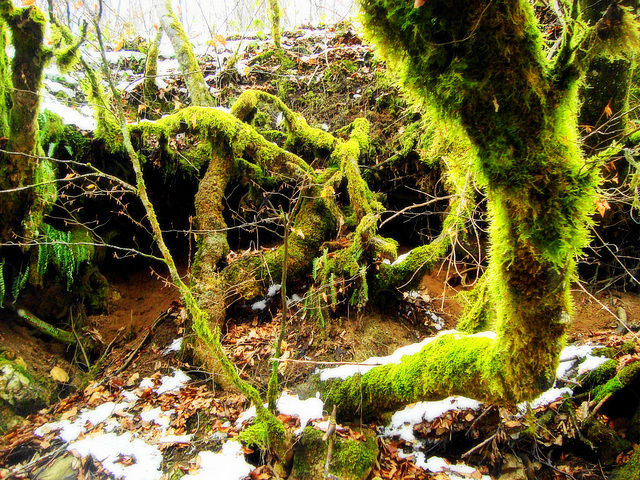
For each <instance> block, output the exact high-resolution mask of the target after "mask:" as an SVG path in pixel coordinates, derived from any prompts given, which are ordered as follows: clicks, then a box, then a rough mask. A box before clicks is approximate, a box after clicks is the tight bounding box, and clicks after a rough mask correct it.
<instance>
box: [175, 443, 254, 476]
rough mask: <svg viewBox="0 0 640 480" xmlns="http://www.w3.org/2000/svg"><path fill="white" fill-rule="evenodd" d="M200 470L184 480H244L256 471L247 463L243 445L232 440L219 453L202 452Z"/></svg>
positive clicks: (200, 454)
mask: <svg viewBox="0 0 640 480" xmlns="http://www.w3.org/2000/svg"><path fill="white" fill-rule="evenodd" d="M198 456H199V457H200V468H199V469H198V471H197V472H196V473H194V474H191V475H185V476H184V477H182V479H183V480H211V479H213V478H215V479H216V480H242V479H244V478H245V477H246V476H248V475H249V474H250V473H251V470H253V469H254V467H253V466H252V465H250V464H249V463H247V462H246V461H245V459H244V456H243V454H242V445H240V444H239V443H238V442H236V441H233V440H230V441H228V442H226V443H225V444H224V445H222V450H221V451H220V452H219V453H213V452H208V451H204V452H200V453H199V454H198Z"/></svg>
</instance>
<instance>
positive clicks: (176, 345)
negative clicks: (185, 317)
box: [162, 337, 183, 355]
mask: <svg viewBox="0 0 640 480" xmlns="http://www.w3.org/2000/svg"><path fill="white" fill-rule="evenodd" d="M182 340H183V338H182V337H180V338H176V339H175V340H173V342H171V345H169V346H168V347H167V348H165V349H164V351H163V352H162V353H163V355H167V354H169V353H171V352H179V351H180V349H181V348H182Z"/></svg>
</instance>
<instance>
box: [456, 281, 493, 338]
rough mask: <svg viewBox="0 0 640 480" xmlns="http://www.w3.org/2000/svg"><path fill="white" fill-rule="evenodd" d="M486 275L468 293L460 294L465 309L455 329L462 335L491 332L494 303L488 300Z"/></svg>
mask: <svg viewBox="0 0 640 480" xmlns="http://www.w3.org/2000/svg"><path fill="white" fill-rule="evenodd" d="M490 295H491V290H490V289H489V285H488V275H483V276H482V277H481V278H480V279H479V280H478V282H477V283H476V284H475V286H474V287H473V289H472V290H471V291H469V292H464V291H463V292H460V293H459V294H458V296H459V297H461V299H462V300H463V302H464V305H465V309H464V312H463V314H462V316H461V317H460V319H459V320H458V324H457V325H456V329H457V330H459V331H461V332H464V333H477V332H483V331H486V330H492V327H493V325H492V324H493V321H494V320H495V317H494V313H495V312H494V310H493V306H494V304H495V301H493V300H492V299H491V298H490Z"/></svg>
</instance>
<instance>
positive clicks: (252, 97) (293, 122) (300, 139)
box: [231, 90, 338, 157]
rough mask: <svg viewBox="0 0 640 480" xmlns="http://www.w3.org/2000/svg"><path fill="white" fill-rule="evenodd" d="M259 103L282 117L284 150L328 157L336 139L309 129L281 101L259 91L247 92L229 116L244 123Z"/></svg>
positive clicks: (306, 124)
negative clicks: (284, 138) (308, 151)
mask: <svg viewBox="0 0 640 480" xmlns="http://www.w3.org/2000/svg"><path fill="white" fill-rule="evenodd" d="M261 103H265V104H267V105H271V106H272V107H274V108H276V109H277V110H279V111H280V112H282V115H283V116H284V121H285V126H286V127H287V132H288V136H287V141H286V145H285V146H286V148H287V149H291V150H294V151H295V150H303V149H311V150H312V151H313V152H314V154H315V155H316V156H317V157H325V156H327V155H329V154H330V153H331V152H332V151H333V148H334V147H335V145H336V143H337V141H338V139H337V138H336V137H334V136H333V135H331V134H330V133H327V132H325V131H324V130H321V129H319V128H314V127H310V126H309V124H308V123H307V121H306V120H305V119H304V117H303V116H302V115H300V114H299V113H296V112H293V111H291V110H290V109H289V108H288V107H287V106H286V105H285V104H284V102H283V101H282V100H280V99H279V98H278V97H276V96H274V95H271V94H269V93H267V92H262V91H260V90H247V91H246V92H243V93H242V95H240V96H239V97H238V99H237V100H236V102H235V103H234V104H233V106H232V107H231V114H232V115H234V116H235V117H236V118H238V119H240V120H242V121H244V120H246V119H248V118H250V117H251V116H252V115H253V114H254V113H255V111H256V110H257V108H258V107H259V106H260V104H261Z"/></svg>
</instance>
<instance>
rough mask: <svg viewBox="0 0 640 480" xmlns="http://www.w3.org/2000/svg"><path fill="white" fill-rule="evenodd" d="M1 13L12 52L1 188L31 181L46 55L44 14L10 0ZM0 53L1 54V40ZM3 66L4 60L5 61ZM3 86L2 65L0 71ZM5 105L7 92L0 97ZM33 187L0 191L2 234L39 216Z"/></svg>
mask: <svg viewBox="0 0 640 480" xmlns="http://www.w3.org/2000/svg"><path fill="white" fill-rule="evenodd" d="M0 16H1V17H2V20H3V22H4V23H5V24H6V25H7V26H8V27H9V31H10V32H11V39H12V44H13V46H14V48H15V54H14V56H13V59H12V61H11V74H10V75H11V95H10V97H11V109H10V110H9V112H8V127H9V128H8V132H6V134H7V135H8V143H7V150H9V151H10V152H12V153H10V154H7V155H4V158H3V166H2V174H3V175H2V177H3V178H2V185H1V187H2V188H3V189H11V188H16V187H23V186H25V185H31V184H33V183H34V178H35V171H36V167H37V164H38V162H37V160H36V159H35V158H34V156H35V155H36V154H37V153H38V152H37V149H36V147H37V140H38V113H39V110H40V96H39V94H38V92H39V90H40V85H41V82H42V71H43V70H44V67H45V66H46V63H47V61H48V60H49V58H50V52H49V51H48V50H47V49H46V48H45V47H44V43H43V39H44V32H45V25H46V19H45V16H44V14H43V13H42V11H41V10H40V9H39V8H37V7H36V6H35V5H32V6H28V7H24V8H15V7H14V6H13V3H12V2H11V0H3V1H0ZM2 46H3V48H2V55H3V56H4V55H5V53H4V42H3V45H2ZM4 65H5V66H6V64H4ZM0 75H2V79H1V81H2V83H3V85H4V86H6V85H7V84H8V82H7V72H6V70H5V71H3V72H0ZM0 100H1V101H2V102H3V104H4V106H5V108H6V102H7V96H6V95H5V96H4V97H3V98H2V99H0ZM34 200H35V196H34V190H33V189H29V190H24V191H21V192H16V193H14V194H10V195H8V194H4V195H2V196H1V197H0V202H1V206H2V212H3V222H2V238H3V239H4V240H9V239H10V238H11V236H12V234H13V233H14V232H16V231H21V230H22V228H21V225H20V223H21V221H22V220H24V219H25V218H27V217H30V216H31V217H33V220H32V219H28V220H27V225H26V227H27V230H29V229H30V228H33V225H32V226H30V225H29V223H33V222H36V223H37V222H38V221H39V220H40V218H39V217H40V216H41V215H39V214H38V211H37V210H39V209H38V208H37V206H36V207H35V208H34V209H33V210H32V207H34V205H33V204H34Z"/></svg>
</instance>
